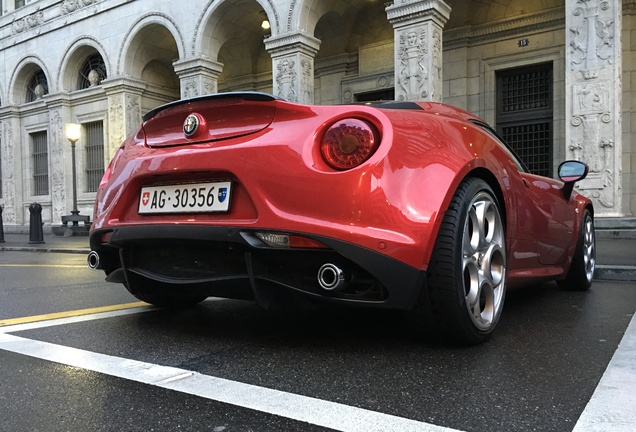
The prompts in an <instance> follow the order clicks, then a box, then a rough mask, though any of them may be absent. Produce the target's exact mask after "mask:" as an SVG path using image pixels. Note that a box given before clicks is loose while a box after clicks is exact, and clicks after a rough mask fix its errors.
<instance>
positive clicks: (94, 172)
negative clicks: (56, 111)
mask: <svg viewBox="0 0 636 432" xmlns="http://www.w3.org/2000/svg"><path fill="white" fill-rule="evenodd" d="M83 126H84V131H85V132H86V134H85V136H86V147H85V148H86V151H85V164H84V166H85V167H86V182H85V185H86V192H97V188H98V187H99V182H100V181H101V180H102V176H103V175H104V125H103V123H102V122H101V121H96V122H91V123H84V125H83Z"/></svg>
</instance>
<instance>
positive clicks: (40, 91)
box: [26, 70, 49, 102]
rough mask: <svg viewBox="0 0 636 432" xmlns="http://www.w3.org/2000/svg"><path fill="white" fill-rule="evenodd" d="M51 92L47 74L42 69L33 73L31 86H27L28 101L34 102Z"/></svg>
mask: <svg viewBox="0 0 636 432" xmlns="http://www.w3.org/2000/svg"><path fill="white" fill-rule="evenodd" d="M48 93H49V83H48V82H47V81H46V75H44V72H43V71H42V70H40V71H38V72H36V73H35V74H33V77H32V78H31V81H29V86H28V87H27V95H26V101H27V102H33V101H36V100H38V99H41V98H42V96H44V95H45V94H48Z"/></svg>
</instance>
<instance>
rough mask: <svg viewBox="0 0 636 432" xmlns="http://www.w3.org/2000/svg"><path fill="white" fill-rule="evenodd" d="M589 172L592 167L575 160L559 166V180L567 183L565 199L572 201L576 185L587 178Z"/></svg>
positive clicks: (564, 188)
mask: <svg viewBox="0 0 636 432" xmlns="http://www.w3.org/2000/svg"><path fill="white" fill-rule="evenodd" d="M589 171H590V167H588V166H587V164H584V163H583V162H579V161H575V160H570V161H565V162H563V163H561V165H559V179H561V181H562V182H563V183H565V184H564V185H563V195H564V196H565V199H568V200H569V199H570V196H572V189H574V183H576V182H577V181H580V180H583V179H584V178H585V177H587V173H588V172H589Z"/></svg>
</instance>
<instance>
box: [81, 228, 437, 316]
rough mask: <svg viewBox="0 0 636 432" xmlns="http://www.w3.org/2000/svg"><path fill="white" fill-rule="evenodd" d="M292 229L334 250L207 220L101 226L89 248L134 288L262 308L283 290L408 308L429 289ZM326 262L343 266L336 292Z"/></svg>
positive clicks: (376, 258)
mask: <svg viewBox="0 0 636 432" xmlns="http://www.w3.org/2000/svg"><path fill="white" fill-rule="evenodd" d="M258 231H267V230H263V229H261V230H258ZM289 234H298V235H302V236H305V237H309V238H312V239H314V240H317V241H319V242H321V243H323V244H324V245H326V246H328V248H325V249H291V248H283V249H279V248H272V247H269V246H267V245H265V244H264V243H262V242H260V240H258V239H257V237H256V236H255V235H254V230H249V229H243V228H235V227H217V226H213V227H209V226H201V225H196V226H194V225H186V226H183V225H179V226H174V225H148V226H126V227H119V228H114V229H103V230H95V231H93V232H92V233H91V236H90V245H91V249H92V250H93V251H95V252H97V253H98V254H99V256H100V260H99V261H100V267H99V268H101V269H103V270H104V271H105V272H106V274H107V275H109V276H108V278H107V280H110V281H118V282H123V283H125V284H126V285H127V287H128V288H129V290H131V292H133V293H134V290H135V285H141V284H144V285H145V288H146V287H147V286H148V285H149V284H151V285H152V284H154V285H156V287H157V289H158V290H161V291H166V290H168V291H169V290H172V292H173V293H179V292H183V293H184V294H185V293H187V294H188V295H191V294H193V293H196V294H204V295H209V296H215V297H226V298H239V299H253V300H256V301H257V302H258V303H260V304H262V305H264V306H268V305H269V303H270V300H271V299H272V298H273V297H275V296H276V295H277V294H283V293H284V294H285V295H287V294H291V293H296V294H299V295H301V296H304V297H308V298H314V299H322V300H328V301H332V302H337V303H342V304H352V305H362V306H369V307H381V308H390V309H410V308H411V307H412V306H413V304H414V303H415V301H416V298H417V295H418V294H419V291H420V289H421V288H422V287H423V284H424V280H425V272H423V271H421V270H418V269H415V268H413V267H411V266H409V265H407V264H404V263H402V262H400V261H397V260H394V259H392V258H390V257H387V256H386V255H383V254H380V253H377V252H374V251H372V250H369V249H366V248H362V247H360V246H357V245H353V244H350V243H346V242H342V241H339V240H336V239H332V238H326V237H321V236H316V235H308V234H304V233H289ZM327 263H329V264H333V265H334V266H336V267H337V268H339V269H342V271H343V274H344V277H345V278H346V279H345V282H344V283H343V284H342V286H339V287H338V289H334V290H329V289H325V288H323V287H322V286H321V285H320V284H319V282H318V273H319V270H320V269H321V267H322V266H323V265H324V264H327ZM154 285H153V286H154Z"/></svg>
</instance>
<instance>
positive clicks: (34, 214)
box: [29, 203, 44, 244]
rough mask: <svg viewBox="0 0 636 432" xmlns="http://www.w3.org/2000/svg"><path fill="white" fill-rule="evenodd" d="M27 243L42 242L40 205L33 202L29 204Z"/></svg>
mask: <svg viewBox="0 0 636 432" xmlns="http://www.w3.org/2000/svg"><path fill="white" fill-rule="evenodd" d="M29 213H31V216H30V217H29V224H30V226H29V244H39V243H44V232H43V231H42V206H41V205H40V204H38V203H33V204H31V205H30V206H29Z"/></svg>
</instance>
